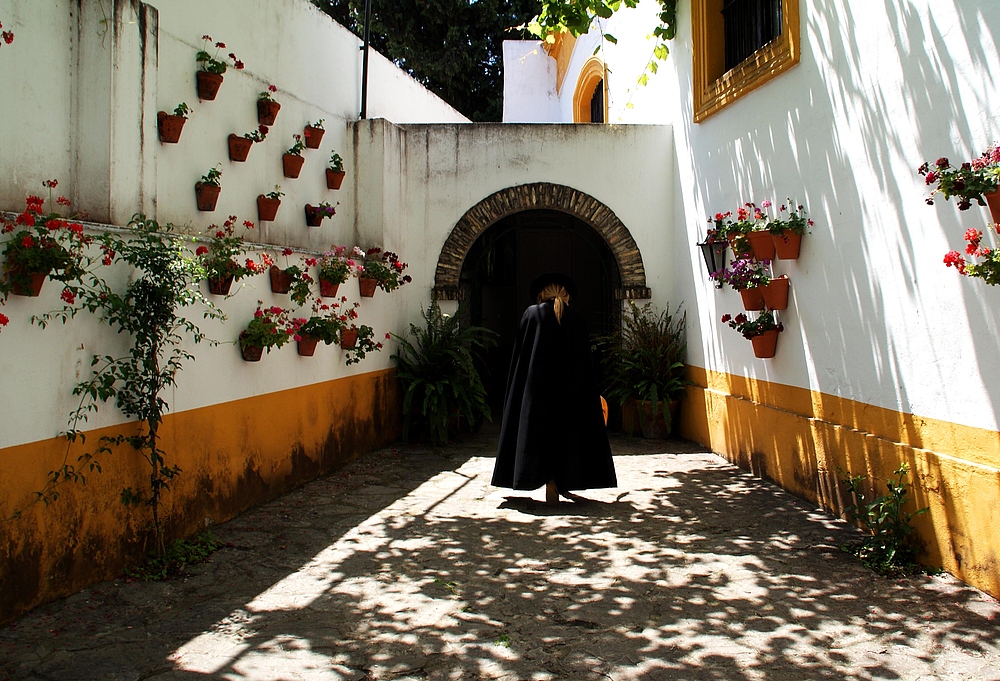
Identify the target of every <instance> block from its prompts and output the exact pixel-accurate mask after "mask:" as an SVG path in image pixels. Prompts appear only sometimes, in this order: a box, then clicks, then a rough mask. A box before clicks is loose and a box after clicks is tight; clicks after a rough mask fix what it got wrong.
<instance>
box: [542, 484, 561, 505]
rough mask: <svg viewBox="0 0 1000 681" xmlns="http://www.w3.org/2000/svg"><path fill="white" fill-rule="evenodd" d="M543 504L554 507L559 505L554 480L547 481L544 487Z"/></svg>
mask: <svg viewBox="0 0 1000 681" xmlns="http://www.w3.org/2000/svg"><path fill="white" fill-rule="evenodd" d="M545 503H546V504H549V505H555V504H558V503H559V488H558V487H557V486H556V481H555V480H549V481H548V483H547V484H546V485H545Z"/></svg>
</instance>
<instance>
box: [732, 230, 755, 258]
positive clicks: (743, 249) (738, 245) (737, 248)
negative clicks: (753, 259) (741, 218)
mask: <svg viewBox="0 0 1000 681" xmlns="http://www.w3.org/2000/svg"><path fill="white" fill-rule="evenodd" d="M726 239H727V241H729V247H730V248H731V249H733V257H734V258H735V257H736V256H740V255H749V254H750V252H751V250H752V249H751V247H750V240H749V239H748V238H747V237H746V235H745V234H734V235H733V236H730V237H726Z"/></svg>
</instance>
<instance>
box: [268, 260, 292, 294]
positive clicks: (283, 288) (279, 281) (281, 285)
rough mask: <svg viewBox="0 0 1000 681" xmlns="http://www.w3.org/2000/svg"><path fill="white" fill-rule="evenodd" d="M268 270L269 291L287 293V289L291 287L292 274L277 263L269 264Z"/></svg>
mask: <svg viewBox="0 0 1000 681" xmlns="http://www.w3.org/2000/svg"><path fill="white" fill-rule="evenodd" d="M268 272H269V273H270V275H271V292H272V293H288V289H290V288H291V287H292V275H290V274H288V272H286V271H285V270H283V269H281V268H280V267H278V266H277V265H271V269H270V270H268Z"/></svg>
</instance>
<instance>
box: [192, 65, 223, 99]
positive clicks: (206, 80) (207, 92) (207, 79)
mask: <svg viewBox="0 0 1000 681" xmlns="http://www.w3.org/2000/svg"><path fill="white" fill-rule="evenodd" d="M195 77H196V78H197V79H198V99H201V100H203V101H207V102H211V101H213V100H214V99H215V96H216V95H217V94H219V88H220V87H221V86H222V80H223V79H222V74H221V73H212V72H211V71H198V72H196V73H195Z"/></svg>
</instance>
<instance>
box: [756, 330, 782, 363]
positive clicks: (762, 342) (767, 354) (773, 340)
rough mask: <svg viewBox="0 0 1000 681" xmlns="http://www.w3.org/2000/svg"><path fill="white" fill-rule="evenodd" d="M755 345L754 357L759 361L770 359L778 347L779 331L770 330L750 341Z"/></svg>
mask: <svg viewBox="0 0 1000 681" xmlns="http://www.w3.org/2000/svg"><path fill="white" fill-rule="evenodd" d="M750 342H751V343H752V344H753V356H754V357H757V358H759V359H770V358H771V357H774V352H775V350H776V349H777V347H778V330H777V329H770V330H769V331H765V332H764V333H762V334H760V335H759V336H754V337H753V338H751V339H750Z"/></svg>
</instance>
